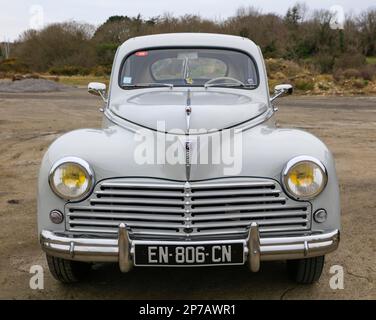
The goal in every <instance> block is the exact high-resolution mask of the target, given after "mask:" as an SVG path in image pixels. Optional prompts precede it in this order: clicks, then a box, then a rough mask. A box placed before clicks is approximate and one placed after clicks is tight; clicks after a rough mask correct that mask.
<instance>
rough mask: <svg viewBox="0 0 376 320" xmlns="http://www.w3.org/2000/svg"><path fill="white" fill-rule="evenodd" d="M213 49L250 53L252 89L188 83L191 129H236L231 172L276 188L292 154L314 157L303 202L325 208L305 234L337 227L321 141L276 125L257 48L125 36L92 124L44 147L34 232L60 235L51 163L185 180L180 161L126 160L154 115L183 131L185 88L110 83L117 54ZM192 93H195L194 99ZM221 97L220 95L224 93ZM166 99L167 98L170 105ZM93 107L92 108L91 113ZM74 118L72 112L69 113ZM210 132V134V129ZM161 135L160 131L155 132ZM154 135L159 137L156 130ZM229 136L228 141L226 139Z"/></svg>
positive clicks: (186, 37)
mask: <svg viewBox="0 0 376 320" xmlns="http://www.w3.org/2000/svg"><path fill="white" fill-rule="evenodd" d="M171 46H173V47H213V48H218V47H220V48H229V49H236V50H241V51H243V52H246V53H248V54H249V55H250V56H252V57H253V58H254V60H255V62H256V64H257V66H258V74H259V86H258V87H257V88H256V89H254V90H247V89H231V88H208V89H204V88H192V89H191V90H192V95H193V98H192V119H191V127H192V128H199V129H200V128H206V129H213V128H215V129H218V130H219V129H225V128H230V127H231V128H236V129H239V130H241V132H242V134H243V138H242V153H241V154H239V155H235V156H237V157H241V159H239V160H241V163H242V166H241V169H240V171H239V172H238V174H237V175H236V176H237V177H255V178H269V179H274V180H276V181H278V182H279V183H280V184H281V185H282V181H281V173H282V170H283V169H284V167H285V166H286V164H287V162H288V161H289V160H291V159H292V158H294V157H296V156H302V155H304V156H311V157H314V158H316V159H317V160H319V161H321V162H322V164H323V165H324V166H325V167H326V169H327V172H328V183H327V186H326V188H325V189H324V191H323V192H322V193H321V194H320V195H319V196H318V197H316V198H315V199H313V200H310V203H311V205H312V212H315V210H317V209H321V208H323V209H325V210H326V211H327V212H328V218H327V220H326V221H325V222H324V223H316V222H315V221H314V220H313V219H312V223H311V231H312V232H313V233H314V232H316V231H317V232H325V231H330V230H334V229H338V230H339V229H340V199H339V187H338V180H337V175H336V170H335V164H334V159H333V156H332V154H331V152H330V151H329V149H328V148H327V147H326V146H325V144H324V143H323V142H322V141H321V140H320V139H318V138H317V137H315V136H313V135H312V134H310V133H308V132H305V131H302V130H296V129H286V128H277V127H276V125H275V121H274V118H273V115H274V113H275V110H274V108H273V105H272V103H271V102H270V96H269V88H268V84H267V75H266V70H265V65H264V60H263V57H262V54H261V51H260V49H259V47H258V46H256V45H255V44H254V43H253V42H252V41H250V40H248V39H245V38H241V37H235V36H225V35H213V34H168V35H155V36H146V37H139V38H134V39H130V40H128V41H127V42H125V43H124V44H123V45H122V46H121V47H120V48H119V49H118V51H117V53H116V57H115V61H114V65H113V71H112V76H111V82H110V87H109V93H108V102H107V105H106V108H105V112H104V117H103V125H102V128H100V129H80V130H76V131H72V132H69V133H66V134H64V135H62V136H61V137H59V138H58V139H57V140H56V141H55V142H53V143H52V145H51V146H50V147H49V149H48V151H47V152H46V154H45V156H44V158H43V161H42V164H41V169H40V174H39V183H38V229H39V232H41V231H42V230H51V231H54V232H62V233H64V232H65V231H66V230H65V228H66V226H65V224H53V223H52V222H51V221H50V219H49V212H50V211H51V210H54V209H57V210H60V211H62V212H64V207H65V205H66V203H67V202H66V201H64V200H62V199H61V198H59V197H57V196H56V195H55V194H54V193H53V191H52V190H51V188H50V186H49V183H48V177H49V173H50V170H51V168H52V166H53V165H54V163H55V162H56V161H58V160H60V159H62V158H64V157H69V156H74V157H78V158H81V159H84V160H86V161H87V162H88V163H89V164H90V166H91V167H92V169H93V171H94V173H95V181H96V182H98V181H102V180H105V179H110V178H119V177H122V178H126V177H140V178H158V179H166V180H174V181H186V178H187V177H186V170H185V166H184V165H183V164H175V165H172V164H164V165H158V164H145V165H140V164H138V163H136V161H135V159H134V150H135V148H136V147H137V144H138V142H137V141H135V139H134V136H135V134H136V132H137V131H138V130H140V129H145V128H146V130H150V132H152V133H153V134H155V135H157V133H156V129H157V127H156V123H157V121H158V120H164V121H166V127H167V130H168V129H172V128H179V129H182V130H185V128H186V122H185V107H186V105H185V100H184V99H183V98H182V96H183V95H184V94H185V92H186V91H187V89H186V88H174V89H170V88H146V89H137V90H124V89H122V88H120V86H119V84H118V75H119V72H120V69H121V66H122V62H123V59H124V58H125V57H126V56H127V55H129V54H130V53H132V52H134V51H136V50H141V49H145V48H147V49H149V48H161V47H171ZM195 94H196V95H197V97H196V98H195ZM226 97H227V98H226ZM171 101H173V103H172V102H171ZM93 112H94V111H93ZM72 116H74V115H72ZM213 134H216V133H213ZM162 135H163V133H162ZM158 136H161V135H160V134H159V135H158ZM230 139H231V138H230ZM225 167H226V165H225V164H219V165H202V164H193V165H192V167H191V174H190V181H200V180H210V179H218V178H224V177H225V176H224V173H223V172H224V168H225Z"/></svg>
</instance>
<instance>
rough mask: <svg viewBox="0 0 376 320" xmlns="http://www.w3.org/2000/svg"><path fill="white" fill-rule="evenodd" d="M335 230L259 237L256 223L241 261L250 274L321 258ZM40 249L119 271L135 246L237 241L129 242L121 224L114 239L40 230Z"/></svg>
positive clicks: (334, 240)
mask: <svg viewBox="0 0 376 320" xmlns="http://www.w3.org/2000/svg"><path fill="white" fill-rule="evenodd" d="M339 238H340V237H339V230H334V231H331V232H328V233H322V234H317V235H310V236H292V237H287V236H286V237H270V238H260V234H259V229H258V226H257V224H256V223H254V224H252V225H251V227H250V230H249V236H248V238H247V239H244V240H243V241H241V240H240V241H241V242H243V244H244V255H245V261H248V264H249V267H250V269H251V271H253V272H257V271H258V270H259V269H260V261H271V260H291V259H303V258H309V257H316V256H321V255H325V254H327V253H329V252H332V251H334V250H335V249H337V247H338V244H339ZM40 242H41V246H42V249H43V250H44V251H45V252H46V253H47V254H49V255H52V256H55V257H60V258H64V259H68V260H77V261H86V262H117V263H119V266H120V270H121V271H122V272H128V271H130V270H131V269H132V267H133V255H134V250H135V249H134V248H135V245H140V244H146V245H163V244H175V245H182V246H184V245H187V244H190V245H202V244H212V243H221V244H229V243H233V242H237V243H239V240H223V241H189V242H187V241H178V242H177V241H145V240H131V239H130V238H129V234H128V230H127V228H126V226H125V225H124V224H121V225H120V226H119V236H118V239H98V238H97V239H94V238H71V237H68V236H63V235H58V234H56V233H54V232H51V231H47V230H43V231H42V232H41V235H40Z"/></svg>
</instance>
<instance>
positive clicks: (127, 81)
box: [123, 77, 132, 84]
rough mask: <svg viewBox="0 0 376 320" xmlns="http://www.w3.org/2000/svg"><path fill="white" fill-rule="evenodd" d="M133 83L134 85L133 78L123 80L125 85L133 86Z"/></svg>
mask: <svg viewBox="0 0 376 320" xmlns="http://www.w3.org/2000/svg"><path fill="white" fill-rule="evenodd" d="M131 83H132V77H124V78H123V84H131Z"/></svg>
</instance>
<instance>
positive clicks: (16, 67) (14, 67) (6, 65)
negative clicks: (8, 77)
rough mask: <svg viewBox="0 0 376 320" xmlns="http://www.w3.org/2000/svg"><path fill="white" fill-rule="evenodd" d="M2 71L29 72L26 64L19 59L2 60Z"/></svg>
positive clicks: (0, 68)
mask: <svg viewBox="0 0 376 320" xmlns="http://www.w3.org/2000/svg"><path fill="white" fill-rule="evenodd" d="M0 72H3V73H28V72H29V68H28V67H27V65H26V64H24V63H22V62H20V61H19V60H17V59H6V60H3V61H1V62H0Z"/></svg>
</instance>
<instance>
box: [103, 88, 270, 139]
mask: <svg viewBox="0 0 376 320" xmlns="http://www.w3.org/2000/svg"><path fill="white" fill-rule="evenodd" d="M141 90H142V92H140V91H141ZM227 90H228V91H227ZM240 91H242V90H239V89H237V90H236V89H235V90H234V89H222V90H221V91H219V90H217V89H215V88H209V89H204V88H202V89H200V90H197V89H196V90H192V91H189V90H186V89H185V90H179V89H176V88H175V89H167V88H166V89H157V90H156V89H148V90H143V89H139V90H133V91H131V92H130V93H129V91H128V92H127V95H126V97H119V98H117V99H113V100H112V101H111V104H110V109H111V111H112V112H113V113H114V114H115V115H116V116H118V117H121V118H123V119H126V120H128V121H131V122H133V123H135V124H138V125H141V126H143V127H147V128H150V129H153V130H158V131H163V132H171V131H174V132H177V133H179V132H180V131H181V132H182V133H184V132H186V131H187V130H188V127H189V129H190V132H191V133H194V131H195V130H202V129H206V130H213V131H214V130H221V129H226V128H230V127H233V126H235V125H237V124H240V123H243V122H246V121H248V120H251V119H253V118H256V117H258V116H260V115H262V114H264V113H266V112H267V110H268V105H267V104H266V103H265V102H263V101H262V99H261V97H258V96H257V95H256V94H254V95H251V94H250V93H249V91H248V92H247V93H242V92H240ZM187 106H190V111H191V113H190V116H189V117H188V116H187ZM187 118H189V120H188V119H187Z"/></svg>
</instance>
